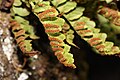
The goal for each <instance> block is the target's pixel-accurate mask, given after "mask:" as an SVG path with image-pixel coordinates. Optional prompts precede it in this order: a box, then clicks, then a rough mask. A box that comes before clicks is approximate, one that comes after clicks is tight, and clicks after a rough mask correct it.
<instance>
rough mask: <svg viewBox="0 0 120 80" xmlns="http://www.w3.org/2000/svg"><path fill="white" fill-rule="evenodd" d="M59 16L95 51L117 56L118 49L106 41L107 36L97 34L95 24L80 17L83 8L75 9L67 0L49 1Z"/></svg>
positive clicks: (75, 6)
mask: <svg viewBox="0 0 120 80" xmlns="http://www.w3.org/2000/svg"><path fill="white" fill-rule="evenodd" d="M51 3H52V4H53V5H54V7H56V8H57V10H58V11H59V14H62V16H64V17H65V18H66V19H67V20H68V22H69V23H70V25H71V26H72V27H73V28H74V30H75V31H76V32H77V34H78V35H80V36H81V38H82V39H84V40H85V41H87V42H88V43H89V44H90V45H91V46H92V47H94V49H96V51H97V52H98V53H100V54H102V55H114V54H119V53H120V49H119V47H117V46H113V43H112V42H109V41H106V38H107V35H106V34H105V33H99V32H100V29H97V28H95V22H94V21H91V20H90V19H89V18H88V17H85V16H82V14H83V11H84V8H83V7H77V4H76V3H75V2H72V1H67V0H62V1H61V0H51Z"/></svg>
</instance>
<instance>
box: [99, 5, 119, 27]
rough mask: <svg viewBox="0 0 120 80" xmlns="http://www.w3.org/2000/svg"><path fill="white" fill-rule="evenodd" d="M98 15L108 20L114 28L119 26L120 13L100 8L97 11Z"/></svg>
mask: <svg viewBox="0 0 120 80" xmlns="http://www.w3.org/2000/svg"><path fill="white" fill-rule="evenodd" d="M98 13H99V14H101V15H102V16H104V17H105V18H107V19H109V20H110V21H111V22H112V23H113V24H115V25H116V26H120V12H119V11H117V10H114V9H110V8H108V7H102V8H100V9H99V11H98Z"/></svg>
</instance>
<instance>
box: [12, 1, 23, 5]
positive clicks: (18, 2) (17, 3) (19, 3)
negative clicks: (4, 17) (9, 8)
mask: <svg viewBox="0 0 120 80" xmlns="http://www.w3.org/2000/svg"><path fill="white" fill-rule="evenodd" d="M21 4H22V2H21V0H14V3H13V5H14V6H21Z"/></svg>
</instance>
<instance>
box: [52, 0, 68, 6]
mask: <svg viewBox="0 0 120 80" xmlns="http://www.w3.org/2000/svg"><path fill="white" fill-rule="evenodd" d="M51 1H52V3H53V5H54V6H56V7H57V6H58V5H60V4H62V3H64V2H66V1H67V0H51Z"/></svg>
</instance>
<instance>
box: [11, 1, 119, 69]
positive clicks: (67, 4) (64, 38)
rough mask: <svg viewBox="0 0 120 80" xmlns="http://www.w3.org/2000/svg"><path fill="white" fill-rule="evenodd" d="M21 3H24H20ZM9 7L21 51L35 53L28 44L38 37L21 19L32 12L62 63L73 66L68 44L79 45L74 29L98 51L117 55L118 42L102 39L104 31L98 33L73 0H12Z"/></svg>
mask: <svg viewBox="0 0 120 80" xmlns="http://www.w3.org/2000/svg"><path fill="white" fill-rule="evenodd" d="M22 3H25V5H24V6H22ZM102 10H103V9H102ZM102 10H101V11H102ZM11 11H12V12H13V17H14V20H15V21H11V27H12V32H13V34H14V35H15V39H16V41H17V44H18V46H19V47H20V49H21V51H22V52H23V53H29V54H36V53H38V51H34V49H33V48H32V44H31V41H32V40H33V39H38V37H37V36H36V35H35V33H34V29H33V27H32V26H31V25H30V24H29V21H27V20H25V19H24V18H25V17H26V16H28V15H29V14H30V13H34V15H36V16H37V17H38V18H39V22H40V23H42V26H43V27H44V29H45V33H46V34H47V35H48V39H49V40H50V45H51V47H52V50H53V52H54V55H55V56H56V57H57V58H58V60H59V61H60V62H61V63H62V64H64V65H65V66H68V67H72V68H76V66H75V64H74V58H73V54H72V53H71V52H70V49H71V46H74V47H76V48H77V49H79V47H78V46H77V44H74V42H73V39H74V37H75V35H74V33H76V34H77V35H79V36H80V37H81V38H82V39H83V40H85V41H86V42H87V43H88V44H89V45H90V46H91V47H93V48H94V50H95V51H96V52H97V53H99V54H101V55H119V53H120V49H119V47H118V46H114V43H113V42H110V41H106V38H107V34H106V33H101V31H100V29H99V28H96V24H95V21H92V20H90V18H88V17H86V16H83V12H84V11H85V8H84V7H81V6H78V5H77V3H76V2H74V1H67V0H49V1H44V0H15V2H14V4H13V7H12V10H11ZM103 12H104V10H103ZM107 12H109V11H107ZM14 14H15V15H14ZM109 14H110V13H109ZM16 15H17V16H16ZM110 16H111V14H110ZM108 17H109V16H108ZM112 20H113V19H112ZM29 56H30V55H29Z"/></svg>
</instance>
